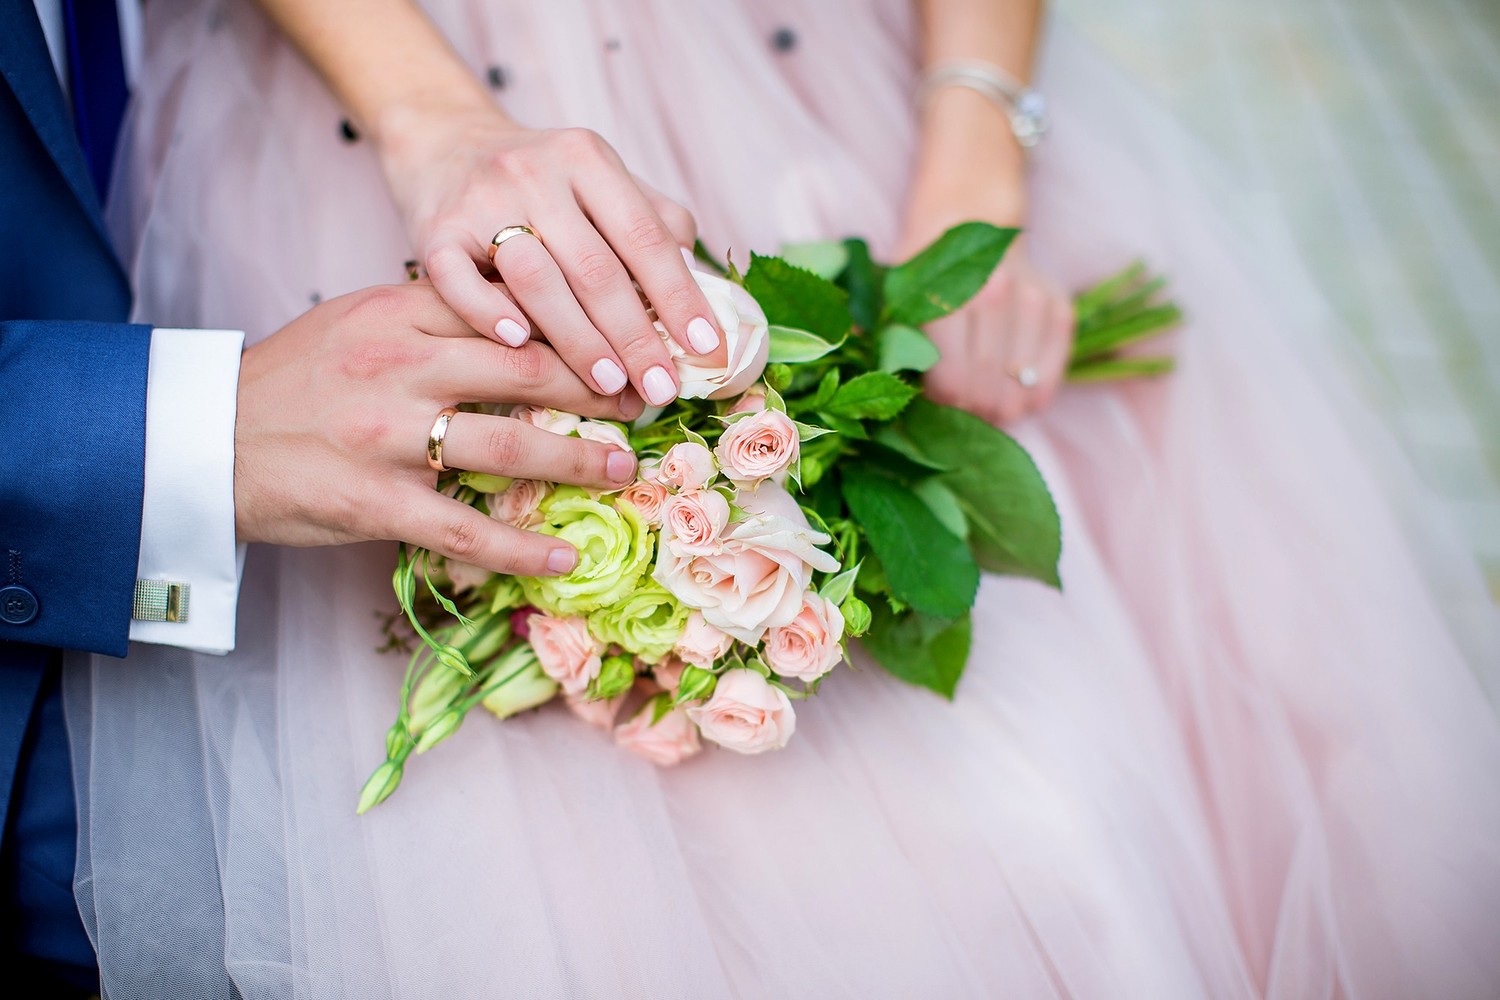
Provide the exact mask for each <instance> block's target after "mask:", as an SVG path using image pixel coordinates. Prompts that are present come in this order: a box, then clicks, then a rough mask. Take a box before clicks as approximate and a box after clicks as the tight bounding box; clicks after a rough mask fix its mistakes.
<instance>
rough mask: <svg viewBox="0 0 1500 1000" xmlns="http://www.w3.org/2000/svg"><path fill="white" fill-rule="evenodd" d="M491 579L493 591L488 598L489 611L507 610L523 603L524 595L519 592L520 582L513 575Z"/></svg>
mask: <svg viewBox="0 0 1500 1000" xmlns="http://www.w3.org/2000/svg"><path fill="white" fill-rule="evenodd" d="M493 579H494V581H495V583H494V587H495V592H494V596H492V597H491V598H490V612H491V613H494V612H496V611H508V610H510V609H511V608H515V607H519V606H520V605H522V604H523V603H525V601H526V595H525V594H523V593H522V592H521V583H520V581H518V580H517V579H516V578H515V577H513V576H497V577H494V578H493Z"/></svg>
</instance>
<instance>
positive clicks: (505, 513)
mask: <svg viewBox="0 0 1500 1000" xmlns="http://www.w3.org/2000/svg"><path fill="white" fill-rule="evenodd" d="M550 492H552V487H551V486H549V485H548V484H547V483H544V482H542V481H541V480H539V479H513V480H511V484H510V485H509V486H507V487H506V488H505V491H504V492H503V493H496V494H494V495H493V496H491V497H490V501H489V503H490V517H493V518H494V519H495V520H497V521H501V522H503V523H505V524H512V525H515V526H516V527H517V528H534V527H536V526H537V525H538V524H540V523H541V521H542V519H541V517H540V516H539V515H538V514H537V507H539V506H540V505H541V503H542V501H543V500H545V499H547V494H548V493H550Z"/></svg>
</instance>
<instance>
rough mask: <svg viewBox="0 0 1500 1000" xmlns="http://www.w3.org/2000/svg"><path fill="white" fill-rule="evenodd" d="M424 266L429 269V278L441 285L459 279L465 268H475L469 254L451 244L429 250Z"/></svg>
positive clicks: (445, 243)
mask: <svg viewBox="0 0 1500 1000" xmlns="http://www.w3.org/2000/svg"><path fill="white" fill-rule="evenodd" d="M424 264H425V265H426V267H427V276H428V277H430V278H432V279H433V280H434V281H437V282H440V283H441V282H443V281H448V280H452V279H454V278H456V277H458V276H459V274H460V273H462V271H463V269H464V268H466V267H473V266H474V265H473V262H471V261H470V260H469V256H468V254H466V253H464V252H463V251H462V250H460V249H459V248H458V247H457V246H456V245H455V244H453V243H449V242H444V243H441V244H439V245H438V246H435V247H433V248H432V249H431V250H429V251H428V252H427V259H426V261H424Z"/></svg>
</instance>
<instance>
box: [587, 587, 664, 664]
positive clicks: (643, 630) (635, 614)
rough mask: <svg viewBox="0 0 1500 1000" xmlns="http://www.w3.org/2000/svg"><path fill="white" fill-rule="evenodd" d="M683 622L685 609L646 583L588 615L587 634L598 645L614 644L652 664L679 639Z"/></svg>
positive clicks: (662, 591) (660, 589) (661, 588)
mask: <svg viewBox="0 0 1500 1000" xmlns="http://www.w3.org/2000/svg"><path fill="white" fill-rule="evenodd" d="M687 619H688V609H687V608H685V607H683V606H682V605H681V604H678V603H677V599H676V598H674V597H673V596H672V595H671V594H669V593H668V592H667V590H666V588H665V587H663V586H661V584H659V583H657V582H656V581H654V580H648V581H646V582H645V583H644V584H642V585H641V586H640V587H639V588H637V589H636V590H635V591H634V592H633V593H631V594H630V595H628V596H627V597H625V599H624V600H621V601H617V602H616V603H614V604H611V605H610V606H609V607H607V608H600V609H599V610H598V611H595V612H594V613H593V614H591V615H589V632H590V633H592V634H593V636H594V637H595V638H596V639H598V640H599V641H600V642H606V643H610V642H612V643H615V644H616V645H618V646H619V647H620V648H621V649H624V650H625V651H626V652H629V653H634V654H635V655H636V656H639V657H640V658H641V659H642V660H644V661H646V662H647V663H656V662H657V661H659V660H660V659H661V658H662V657H663V656H666V655H667V654H668V653H670V652H671V651H672V647H673V646H675V645H677V640H678V639H681V638H682V631H683V629H685V628H686V627H687Z"/></svg>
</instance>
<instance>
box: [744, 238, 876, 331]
mask: <svg viewBox="0 0 1500 1000" xmlns="http://www.w3.org/2000/svg"><path fill="white" fill-rule="evenodd" d="M745 290H746V291H748V292H749V293H750V294H751V295H753V296H754V297H755V301H756V302H759V303H760V307H761V308H762V309H764V310H765V313H766V319H767V320H768V321H769V322H770V323H771V325H772V326H773V327H774V326H784V327H790V328H792V329H795V330H805V331H807V332H809V333H813V334H816V335H817V336H819V337H821V338H823V340H825V341H827V342H829V343H835V342H837V341H840V340H842V339H843V338H844V335H845V334H847V333H848V332H849V326H850V319H849V304H848V296H846V295H845V294H844V290H843V289H842V288H840V287H839V286H838V285H835V284H834V283H833V282H831V281H829V280H828V279H826V278H820V277H818V276H817V275H816V274H813V273H812V272H811V271H808V270H804V269H803V268H800V267H796V266H794V265H792V264H789V263H788V262H786V261H784V260H782V259H781V258H780V257H761V256H759V255H758V254H751V255H750V270H749V272H748V273H747V274H746V275H745Z"/></svg>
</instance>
